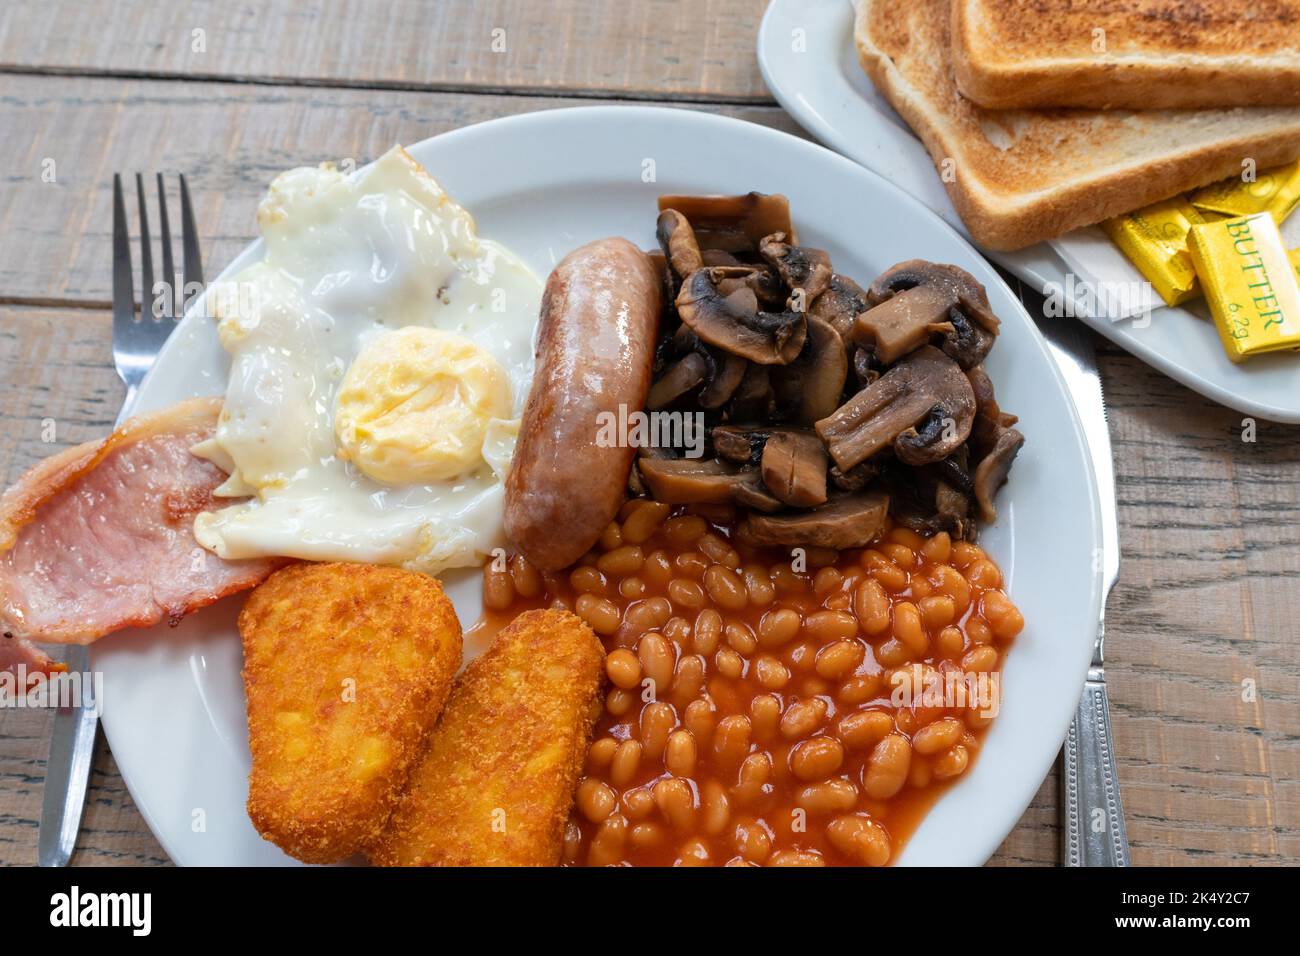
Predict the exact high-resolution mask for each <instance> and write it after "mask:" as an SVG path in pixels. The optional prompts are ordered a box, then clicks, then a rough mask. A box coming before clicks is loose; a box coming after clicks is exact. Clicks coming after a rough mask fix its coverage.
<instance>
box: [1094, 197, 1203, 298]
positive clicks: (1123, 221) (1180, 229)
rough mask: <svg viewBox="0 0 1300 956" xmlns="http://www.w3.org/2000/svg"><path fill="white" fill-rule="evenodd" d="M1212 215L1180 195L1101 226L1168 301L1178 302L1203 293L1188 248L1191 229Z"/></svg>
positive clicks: (1118, 217) (1110, 220) (1109, 220)
mask: <svg viewBox="0 0 1300 956" xmlns="http://www.w3.org/2000/svg"><path fill="white" fill-rule="evenodd" d="M1212 218H1214V217H1212V216H1206V215H1204V214H1203V213H1202V212H1201V211H1200V210H1199V209H1197V208H1196V207H1195V206H1193V205H1192V204H1191V203H1189V202H1188V201H1187V200H1186V199H1183V198H1182V197H1181V196H1178V197H1175V198H1173V199H1166V200H1164V201H1163V202H1158V203H1154V204H1153V205H1150V206H1145V207H1143V208H1142V209H1138V210H1135V211H1134V212H1130V213H1125V214H1124V215H1123V216H1116V217H1115V218H1114V219H1107V220H1106V221H1105V222H1103V223H1102V224H1101V228H1102V229H1103V230H1104V231H1105V233H1106V235H1107V236H1109V237H1110V241H1111V242H1113V243H1115V245H1117V246H1119V248H1120V251H1121V252H1123V253H1124V255H1126V256H1128V258H1129V261H1130V262H1132V263H1133V265H1135V266H1137V268H1138V271H1139V272H1141V273H1142V275H1144V276H1145V277H1146V280H1147V281H1148V282H1150V283H1151V285H1152V287H1153V288H1154V289H1155V290H1156V292H1157V293H1158V294H1159V296H1160V298H1162V299H1164V300H1165V304H1166V305H1178V303H1180V302H1186V301H1187V300H1188V299H1191V298H1195V297H1196V296H1197V295H1198V294H1199V293H1200V288H1199V287H1198V286H1197V284H1196V270H1195V268H1193V266H1192V258H1191V255H1190V254H1189V253H1188V251H1187V233H1188V230H1190V229H1191V228H1192V226H1194V225H1199V224H1201V223H1206V222H1209V221H1211V219H1212Z"/></svg>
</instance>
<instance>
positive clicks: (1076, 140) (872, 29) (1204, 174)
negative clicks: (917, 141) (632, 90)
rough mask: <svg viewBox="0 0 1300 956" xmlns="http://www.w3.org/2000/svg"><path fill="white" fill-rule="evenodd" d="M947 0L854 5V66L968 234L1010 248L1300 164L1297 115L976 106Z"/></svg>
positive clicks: (1296, 111) (1298, 111) (1290, 111)
mask: <svg viewBox="0 0 1300 956" xmlns="http://www.w3.org/2000/svg"><path fill="white" fill-rule="evenodd" d="M950 15H951V8H950V0H912V2H909V3H906V4H901V3H891V2H888V0H858V15H857V20H856V23H855V31H854V33H855V38H856V42H857V47H858V54H859V57H860V59H861V61H862V66H863V68H864V69H865V70H866V71H867V73H868V75H869V76H870V77H871V79H872V81H873V82H874V83H875V85H876V87H877V88H878V89H879V90H880V91H881V93H883V94H884V96H885V97H886V98H887V99H888V100H889V102H890V103H891V104H893V106H894V108H895V109H896V110H897V111H898V112H899V113H900V114H901V115H902V117H903V118H904V119H905V120H906V121H907V122H908V123H909V124H910V125H911V127H912V129H913V130H915V131H916V133H917V135H918V136H920V138H921V140H922V142H924V143H925V146H926V148H927V149H928V150H929V151H930V156H931V157H932V158H933V159H934V161H935V165H936V166H938V167H939V169H940V172H941V174H943V179H944V185H945V187H946V188H947V190H948V195H949V196H950V197H951V199H952V202H953V205H954V206H956V208H957V212H958V213H959V214H960V215H961V218H962V221H963V222H964V223H965V224H966V227H967V229H968V230H969V231H970V234H971V236H972V237H973V238H974V239H975V241H976V242H978V243H979V244H980V245H983V246H985V247H987V248H989V249H1019V248H1022V247H1024V246H1028V245H1031V244H1033V243H1035V242H1039V241H1041V240H1044V239H1051V238H1054V237H1056V236H1060V235H1062V234H1064V233H1066V232H1069V231H1070V230H1071V229H1075V228H1078V227H1079V226H1086V225H1090V224H1092V223H1096V222H1100V221H1102V220H1103V219H1109V218H1110V217H1112V216H1116V215H1119V214H1120V213H1124V212H1129V211H1131V210H1133V209H1136V208H1138V207H1140V206H1144V205H1147V204H1148V203H1152V202H1156V201H1157V200H1160V199H1165V198H1167V197H1169V196H1172V195H1174V194H1175V193H1178V192H1182V191H1184V190H1189V189H1195V188H1196V187H1198V186H1203V185H1205V184H1207V183H1211V182H1214V181H1216V180H1219V179H1225V178H1227V177H1228V176H1233V175H1238V174H1239V173H1240V171H1241V168H1242V162H1243V161H1245V160H1253V161H1254V162H1255V164H1256V165H1257V166H1258V168H1260V169H1265V168H1267V167H1269V166H1274V165H1280V164H1282V163H1286V162H1290V161H1291V160H1293V159H1295V158H1296V157H1298V156H1300V108H1263V107H1255V108H1250V109H1241V108H1238V109H1218V110H1196V111H1189V110H1163V111H1160V110H1148V111H1145V112H1127V111H1117V110H1109V111H1104V112H1102V111H1084V110H1055V111H1043V112H1030V111H1015V110H1003V111H996V110H985V109H981V108H980V107H977V106H975V105H974V104H973V103H971V102H970V101H969V100H967V99H966V98H965V97H963V96H962V95H961V94H960V93H959V92H958V90H957V85H956V82H955V81H954V79H953V64H952V43H951V32H950V29H949V19H950Z"/></svg>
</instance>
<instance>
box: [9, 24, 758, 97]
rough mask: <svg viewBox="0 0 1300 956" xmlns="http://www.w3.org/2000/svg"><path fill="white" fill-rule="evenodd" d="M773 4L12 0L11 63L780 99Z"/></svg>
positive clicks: (281, 79) (209, 75) (424, 86)
mask: <svg viewBox="0 0 1300 956" xmlns="http://www.w3.org/2000/svg"><path fill="white" fill-rule="evenodd" d="M766 7H767V0H690V2H689V3H683V2H679V0H637V2H635V3H627V2H614V0H569V2H565V3H555V2H545V3H539V2H538V0H474V2H459V3H455V2H438V0H385V2H383V3H377V2H373V0H372V2H366V0H294V2H293V3H285V2H275V0H242V2H240V3H228V2H227V3H222V2H218V0H208V2H169V3H158V2H157V0H153V2H149V0H115V2H114V3H112V4H111V5H110V4H104V3H97V2H87V0H9V2H7V3H5V4H4V5H3V6H0V69H6V68H8V69H11V70H12V69H26V70H39V71H45V72H51V71H54V72H58V71H64V72H87V71H89V72H94V73H101V74H109V73H111V74H117V75H120V76H140V75H148V76H151V77H161V76H178V77H188V78H195V79H219V78H232V79H239V80H241V81H250V80H251V81H255V82H261V83H294V84H302V83H311V84H324V85H330V86H349V85H351V86H362V87H366V88H385V87H389V88H392V87H396V88H401V89H412V90H442V91H457V90H465V89H472V90H475V91H484V90H492V91H501V92H506V91H511V92H516V93H517V92H526V93H547V94H551V95H557V96H583V97H606V96H617V97H619V98H623V99H633V98H638V99H669V98H671V99H676V100H706V101H713V102H770V101H771V97H770V95H769V94H768V92H767V88H766V87H765V86H764V85H763V80H762V77H761V76H760V74H759V70H758V63H757V62H756V60H755V58H754V42H755V34H756V33H757V31H758V22H759V20H760V19H761V17H762V15H763V11H764V10H765V9H766ZM196 31H202V32H201V33H196Z"/></svg>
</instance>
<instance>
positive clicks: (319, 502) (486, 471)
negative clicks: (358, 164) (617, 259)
mask: <svg viewBox="0 0 1300 956" xmlns="http://www.w3.org/2000/svg"><path fill="white" fill-rule="evenodd" d="M258 223H259V225H260V226H261V229H262V233H263V236H264V238H265V243H266V255H265V257H264V259H263V260H262V261H261V262H258V263H256V264H254V265H252V266H250V267H248V268H247V269H246V270H244V271H243V272H241V273H239V274H238V275H237V276H235V277H234V278H233V279H232V280H230V282H231V283H232V284H233V285H234V286H235V287H236V289H235V290H234V291H233V293H231V292H230V291H229V290H228V294H224V295H217V296H213V297H212V298H213V299H214V302H215V307H214V312H215V313H216V314H217V317H218V319H219V325H218V332H219V335H220V339H221V344H222V346H223V347H224V348H225V349H226V351H227V352H229V353H230V357H231V368H230V382H229V385H228V388H227V392H226V399H225V407H224V409H223V411H222V414H221V418H220V421H219V424H218V427H217V432H216V435H215V436H214V438H213V439H212V440H211V441H208V442H205V443H204V444H203V445H201V446H199V447H198V448H196V453H198V454H201V455H203V456H204V457H207V458H209V459H210V460H212V461H213V462H215V463H216V464H218V465H219V466H221V467H222V468H224V469H225V470H226V471H227V472H229V474H230V478H229V480H228V481H227V482H226V483H225V484H224V485H223V486H222V488H221V489H219V491H218V494H220V495H224V496H228V497H243V496H251V497H249V498H248V500H247V501H244V502H238V503H235V504H232V505H229V506H227V507H225V508H222V509H220V510H217V511H212V512H205V513H203V514H200V515H199V516H198V517H197V518H196V520H195V525H194V531H195V536H196V538H197V539H198V541H199V543H200V544H202V545H203V546H204V547H205V548H208V549H210V550H212V551H214V552H215V553H216V554H218V555H220V556H221V557H223V558H231V559H235V558H251V557H261V556H267V555H284V556H288V557H295V558H303V559H307V560H316V561H325V560H338V561H360V562H366V563H372V564H396V565H402V566H404V567H409V568H413V569H416V570H421V571H426V572H428V573H438V572H439V571H441V570H443V569H445V568H451V567H463V566H469V565H474V564H478V563H480V562H481V561H482V559H483V556H484V555H486V554H488V553H490V552H491V550H492V549H493V548H495V547H498V546H499V545H500V544H501V543H502V541H503V539H504V535H503V532H502V482H503V480H504V477H505V470H506V469H507V468H508V467H509V463H510V459H511V457H512V456H513V454H514V444H515V436H516V435H517V432H518V416H519V415H520V413H521V412H522V409H523V404H524V401H525V400H526V399H527V396H528V388H529V385H530V383H531V380H532V374H533V349H532V340H533V330H534V328H535V326H536V322H537V313H538V306H539V304H540V300H541V283H540V282H539V280H538V279H537V277H536V276H534V275H533V274H532V272H531V271H530V270H529V269H528V268H527V266H525V265H524V264H523V263H522V262H521V261H520V260H519V258H518V257H517V256H515V255H514V254H513V253H512V252H510V251H509V250H508V249H506V248H504V247H503V246H501V245H498V244H496V243H493V242H490V241H487V240H483V239H480V238H478V236H477V235H476V232H475V226H474V221H473V219H472V218H471V217H470V215H469V213H468V212H466V211H465V210H464V209H462V208H461V207H460V206H458V205H457V204H456V203H455V202H454V201H452V200H451V199H450V197H448V196H447V194H446V193H445V192H444V191H443V190H442V188H441V187H440V186H439V185H438V184H437V183H436V182H435V181H434V180H433V179H432V177H430V176H429V174H428V173H427V172H426V171H425V170H424V169H423V168H422V167H421V166H420V165H419V164H418V163H417V162H415V160H414V159H412V158H411V157H410V156H409V155H408V154H407V153H406V152H405V151H404V150H402V149H401V148H400V147H395V148H394V149H392V150H390V151H389V152H388V153H386V154H385V155H384V156H383V157H382V158H381V159H379V160H378V161H377V162H375V163H374V164H373V165H372V166H370V167H369V168H367V169H364V170H360V171H358V172H355V173H353V174H351V175H344V174H343V173H341V172H339V171H338V170H336V169H334V168H333V167H332V166H330V165H328V164H326V165H323V166H321V167H319V168H315V169H313V168H301V169H294V170H290V171H289V172H286V173H284V174H282V175H280V176H279V177H277V178H276V179H275V181H274V182H273V183H272V184H271V187H270V190H269V191H268V193H267V196H266V198H265V199H264V200H263V201H262V203H261V205H260V206H259V208H258ZM408 325H423V326H427V327H430V328H436V329H440V330H442V331H446V332H452V333H455V334H457V335H460V336H463V337H464V338H467V339H469V340H470V341H472V342H474V343H475V344H476V345H478V346H480V347H481V348H483V349H485V350H486V351H487V352H488V353H490V354H491V355H492V356H493V357H494V358H495V359H496V360H497V361H498V362H499V363H500V365H501V367H502V368H503V369H504V370H505V373H506V375H507V377H508V380H509V383H510V392H511V405H512V413H513V415H514V416H515V417H514V418H513V419H497V420H493V421H492V422H491V424H490V425H489V428H488V430H487V434H486V437H485V439H484V441H483V460H482V462H481V464H480V465H479V466H478V467H476V468H474V469H472V470H471V471H469V472H467V473H465V474H462V475H460V476H459V477H457V478H456V479H453V480H450V481H445V482H431V483H428V484H418V485H405V486H394V485H385V484H380V483H379V482H376V481H374V480H372V479H370V478H368V477H367V476H365V475H364V474H362V473H361V472H360V471H359V470H357V469H356V468H355V467H354V466H353V465H351V464H350V463H348V462H346V461H343V460H342V459H340V458H339V457H338V455H337V454H336V451H337V449H336V446H335V437H334V421H333V419H334V410H335V398H336V394H337V391H338V388H339V384H340V382H341V381H342V379H343V376H344V373H345V372H346V371H347V369H348V367H349V366H350V365H351V363H352V360H353V359H354V358H355V357H356V356H357V354H358V353H359V352H360V351H361V349H362V348H363V347H364V346H365V345H366V343H367V342H369V341H371V340H372V339H373V338H374V337H376V336H378V335H381V334H383V333H384V332H387V331H391V330H393V329H397V328H402V327H405V326H408Z"/></svg>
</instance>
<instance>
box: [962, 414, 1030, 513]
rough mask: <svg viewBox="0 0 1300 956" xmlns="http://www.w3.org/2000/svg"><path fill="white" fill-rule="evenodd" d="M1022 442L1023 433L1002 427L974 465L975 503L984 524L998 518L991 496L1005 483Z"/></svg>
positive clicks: (1023, 439) (1023, 438) (1023, 440)
mask: <svg viewBox="0 0 1300 956" xmlns="http://www.w3.org/2000/svg"><path fill="white" fill-rule="evenodd" d="M1024 443H1025V436H1024V435H1022V434H1020V432H1018V431H1016V430H1015V429H1014V428H1004V429H1002V432H1001V434H999V435H998V439H997V442H996V443H995V444H994V446H993V450H992V451H990V452H989V453H988V454H987V455H986V456H985V457H984V458H982V459H981V460H980V463H979V464H978V465H976V466H975V476H974V484H975V503H976V504H977V505H978V506H979V513H980V520H981V521H983V522H984V523H985V524H991V523H993V522H994V521H996V520H997V518H998V511H997V508H995V507H994V505H993V496H994V495H996V494H997V492H998V489H999V488H1001V487H1002V485H1003V484H1005V483H1006V480H1007V475H1008V474H1009V473H1010V471H1011V463H1012V462H1013V461H1015V458H1016V455H1017V454H1019V452H1020V447H1021V446H1022V445H1024Z"/></svg>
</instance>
